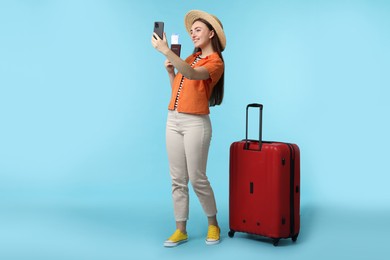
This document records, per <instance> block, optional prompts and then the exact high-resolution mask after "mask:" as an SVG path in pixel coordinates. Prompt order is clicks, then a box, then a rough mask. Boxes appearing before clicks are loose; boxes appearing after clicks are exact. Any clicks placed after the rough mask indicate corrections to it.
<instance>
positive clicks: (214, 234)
mask: <svg viewBox="0 0 390 260" xmlns="http://www.w3.org/2000/svg"><path fill="white" fill-rule="evenodd" d="M220 233H221V230H220V229H219V227H217V226H214V225H209V230H208V232H207V238H206V244H208V245H215V244H218V243H219V241H220V237H219V234H220Z"/></svg>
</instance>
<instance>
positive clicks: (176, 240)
mask: <svg viewBox="0 0 390 260" xmlns="http://www.w3.org/2000/svg"><path fill="white" fill-rule="evenodd" d="M187 239H188V235H187V234H184V233H183V232H181V231H180V229H176V231H175V233H173V235H172V236H171V237H170V238H168V239H167V240H165V242H164V246H165V247H174V246H177V245H180V244H181V243H184V242H187Z"/></svg>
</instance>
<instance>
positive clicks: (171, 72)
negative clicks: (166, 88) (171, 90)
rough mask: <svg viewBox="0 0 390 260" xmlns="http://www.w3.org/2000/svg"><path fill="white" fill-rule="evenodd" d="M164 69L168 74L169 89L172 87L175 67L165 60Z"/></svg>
mask: <svg viewBox="0 0 390 260" xmlns="http://www.w3.org/2000/svg"><path fill="white" fill-rule="evenodd" d="M164 65H165V68H166V69H167V72H168V77H169V82H170V84H171V87H172V86H173V80H174V79H175V76H176V73H175V67H174V66H173V65H172V63H171V62H170V61H169V60H165V63H164Z"/></svg>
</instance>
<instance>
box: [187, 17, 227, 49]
mask: <svg viewBox="0 0 390 260" xmlns="http://www.w3.org/2000/svg"><path fill="white" fill-rule="evenodd" d="M199 18H201V19H204V20H206V21H207V22H209V23H210V24H211V26H212V27H213V28H214V30H215V32H216V33H217V35H218V39H219V42H220V43H221V48H222V51H223V50H224V49H225V46H226V36H225V33H224V31H223V27H222V24H221V22H220V21H219V19H218V18H217V17H215V16H214V15H211V14H209V13H206V12H204V11H200V10H191V11H189V12H188V13H187V14H186V15H185V17H184V24H185V26H186V30H187V32H188V33H189V34H191V27H192V25H193V24H194V22H195V20H197V19H199Z"/></svg>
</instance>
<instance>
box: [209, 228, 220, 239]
mask: <svg viewBox="0 0 390 260" xmlns="http://www.w3.org/2000/svg"><path fill="white" fill-rule="evenodd" d="M207 238H212V239H218V228H217V227H215V226H212V227H209V230H208V232H207Z"/></svg>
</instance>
